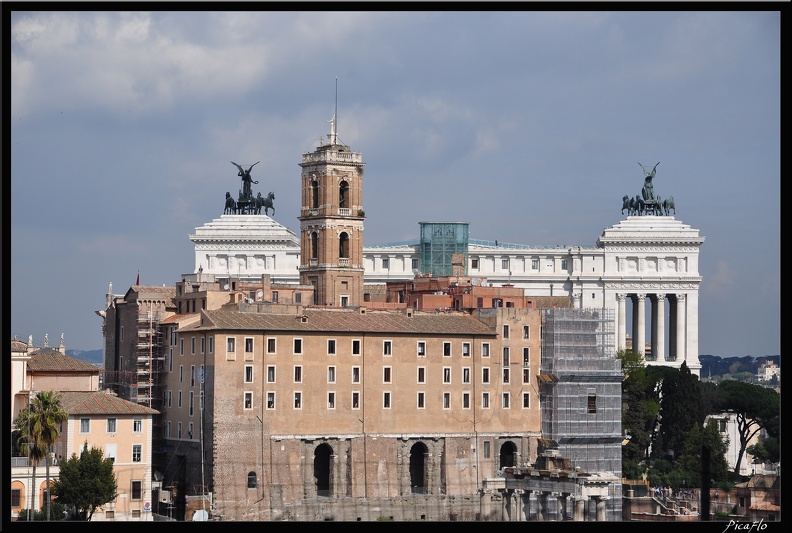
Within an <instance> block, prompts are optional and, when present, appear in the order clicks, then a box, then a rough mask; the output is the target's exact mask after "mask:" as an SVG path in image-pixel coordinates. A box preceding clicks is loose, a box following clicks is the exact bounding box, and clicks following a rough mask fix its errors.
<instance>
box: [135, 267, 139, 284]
mask: <svg viewBox="0 0 792 533" xmlns="http://www.w3.org/2000/svg"><path fill="white" fill-rule="evenodd" d="M135 285H140V270H138V277H137V281H136V282H135Z"/></svg>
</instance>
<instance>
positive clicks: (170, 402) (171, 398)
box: [168, 390, 173, 407]
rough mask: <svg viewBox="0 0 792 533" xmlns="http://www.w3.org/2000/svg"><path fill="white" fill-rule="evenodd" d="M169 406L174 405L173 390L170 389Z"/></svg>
mask: <svg viewBox="0 0 792 533" xmlns="http://www.w3.org/2000/svg"><path fill="white" fill-rule="evenodd" d="M168 407H173V391H171V390H169V391H168Z"/></svg>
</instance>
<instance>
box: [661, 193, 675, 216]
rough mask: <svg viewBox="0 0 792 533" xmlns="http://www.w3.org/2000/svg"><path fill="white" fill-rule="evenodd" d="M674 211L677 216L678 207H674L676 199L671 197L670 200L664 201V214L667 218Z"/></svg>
mask: <svg viewBox="0 0 792 533" xmlns="http://www.w3.org/2000/svg"><path fill="white" fill-rule="evenodd" d="M672 209H673V211H674V214H675V215H676V206H675V205H674V197H673V196H669V197H668V198H666V199H665V200H663V212H664V213H665V215H666V216H668V215H669V213H671V210H672Z"/></svg>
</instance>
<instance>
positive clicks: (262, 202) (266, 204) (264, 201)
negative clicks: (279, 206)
mask: <svg viewBox="0 0 792 533" xmlns="http://www.w3.org/2000/svg"><path fill="white" fill-rule="evenodd" d="M274 199H275V193H273V192H270V193H269V194H268V195H267V196H266V198H265V197H263V196H261V193H258V196H256V214H257V215H260V214H261V208H262V207H263V208H264V214H265V215H269V210H270V209H272V214H273V215H274V214H275V206H274V205H272V201H273V200H274Z"/></svg>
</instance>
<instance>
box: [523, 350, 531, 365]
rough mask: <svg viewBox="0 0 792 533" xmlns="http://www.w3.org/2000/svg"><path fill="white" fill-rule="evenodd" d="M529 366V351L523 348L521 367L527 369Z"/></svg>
mask: <svg viewBox="0 0 792 533" xmlns="http://www.w3.org/2000/svg"><path fill="white" fill-rule="evenodd" d="M529 366H531V349H530V348H528V347H527V346H524V347H523V367H525V368H528V367H529Z"/></svg>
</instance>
